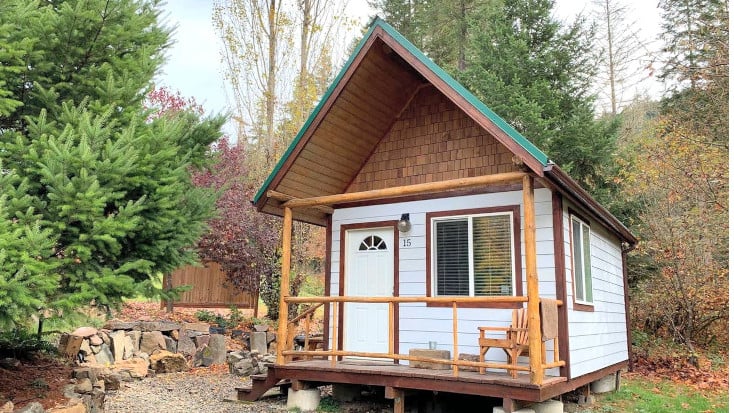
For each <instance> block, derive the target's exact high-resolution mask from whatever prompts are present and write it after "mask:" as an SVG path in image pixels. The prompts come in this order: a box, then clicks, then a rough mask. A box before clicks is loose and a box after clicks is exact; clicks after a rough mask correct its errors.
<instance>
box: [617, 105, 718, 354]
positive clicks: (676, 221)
mask: <svg viewBox="0 0 734 413" xmlns="http://www.w3.org/2000/svg"><path fill="white" fill-rule="evenodd" d="M636 153H637V155H636V156H635V157H633V159H632V162H631V164H630V165H629V168H628V169H627V171H628V173H627V176H626V182H627V186H626V188H627V189H626V196H628V197H629V198H635V199H639V200H641V203H642V206H643V208H642V210H641V212H640V214H639V215H638V216H637V217H636V220H637V222H636V228H637V229H638V230H639V232H640V234H639V235H640V238H641V242H640V246H639V254H644V255H647V256H649V257H650V258H652V260H653V262H654V263H655V265H656V267H657V269H658V271H657V272H656V274H655V275H654V276H650V277H646V278H644V279H642V280H640V281H639V282H638V283H637V285H636V288H635V292H634V300H633V301H632V304H633V306H632V312H633V317H631V319H632V320H635V322H636V323H638V325H637V326H636V327H637V328H638V329H640V330H645V331H648V332H650V333H656V334H662V335H664V336H668V337H670V338H673V339H674V340H676V341H678V342H680V343H683V344H686V345H687V346H688V347H689V348H691V349H693V345H695V344H698V345H707V344H710V343H712V342H717V343H719V344H725V343H727V342H728V335H727V327H728V325H727V320H728V316H729V290H728V288H727V286H728V275H729V271H728V258H727V255H726V254H727V251H728V248H727V244H728V219H727V216H728V179H729V177H728V168H727V163H728V160H727V156H726V153H725V152H724V151H723V150H722V149H721V148H719V147H717V146H716V145H712V144H711V142H710V141H709V140H708V139H706V137H703V136H697V135H696V134H695V133H694V132H692V131H691V130H688V129H686V128H685V127H684V126H682V125H680V124H677V123H673V122H670V121H669V120H668V119H666V118H665V117H662V118H661V120H660V121H659V122H658V124H657V127H656V128H655V130H653V131H651V132H650V133H648V134H647V136H644V135H643V136H642V137H640V140H639V142H638V146H637V147H636Z"/></svg>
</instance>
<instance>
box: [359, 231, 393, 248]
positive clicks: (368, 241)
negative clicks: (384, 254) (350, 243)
mask: <svg viewBox="0 0 734 413" xmlns="http://www.w3.org/2000/svg"><path fill="white" fill-rule="evenodd" d="M386 249H387V244H385V241H384V240H383V239H382V238H380V237H378V236H377V235H370V236H368V237H366V238H365V239H363V240H362V243H361V244H359V250H360V251H378V250H386Z"/></svg>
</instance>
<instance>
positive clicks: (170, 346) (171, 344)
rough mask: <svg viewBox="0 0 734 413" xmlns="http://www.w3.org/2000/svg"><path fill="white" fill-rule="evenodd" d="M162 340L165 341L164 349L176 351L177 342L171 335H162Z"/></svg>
mask: <svg viewBox="0 0 734 413" xmlns="http://www.w3.org/2000/svg"><path fill="white" fill-rule="evenodd" d="M163 340H165V341H166V350H168V351H170V352H171V353H177V352H178V349H177V344H178V343H177V342H176V340H174V339H173V338H172V337H168V336H163Z"/></svg>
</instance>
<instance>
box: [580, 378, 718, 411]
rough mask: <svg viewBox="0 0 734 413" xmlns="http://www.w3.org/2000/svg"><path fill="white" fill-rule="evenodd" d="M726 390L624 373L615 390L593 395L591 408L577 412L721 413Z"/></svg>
mask: <svg viewBox="0 0 734 413" xmlns="http://www.w3.org/2000/svg"><path fill="white" fill-rule="evenodd" d="M728 411H729V394H728V392H727V391H725V390H721V391H707V390H699V389H695V388H693V387H690V386H686V385H683V384H678V383H674V382H672V381H670V380H660V381H652V380H650V379H649V378H648V377H641V376H625V378H624V380H622V387H621V389H620V390H619V392H616V393H610V394H607V395H602V396H600V397H597V400H596V403H594V405H593V406H592V407H591V408H587V409H585V410H581V411H580V413H611V412H635V413H667V412H683V413H687V412H690V413H725V412H728Z"/></svg>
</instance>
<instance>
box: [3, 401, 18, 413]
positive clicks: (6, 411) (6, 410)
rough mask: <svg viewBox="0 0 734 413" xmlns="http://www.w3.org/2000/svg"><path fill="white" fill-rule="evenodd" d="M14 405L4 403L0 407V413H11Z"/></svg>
mask: <svg viewBox="0 0 734 413" xmlns="http://www.w3.org/2000/svg"><path fill="white" fill-rule="evenodd" d="M14 407H15V405H14V404H13V402H6V403H5V404H3V405H2V406H0V413H13V408H14Z"/></svg>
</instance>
